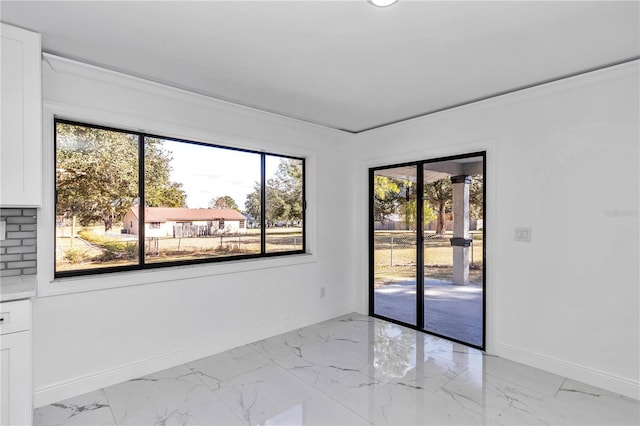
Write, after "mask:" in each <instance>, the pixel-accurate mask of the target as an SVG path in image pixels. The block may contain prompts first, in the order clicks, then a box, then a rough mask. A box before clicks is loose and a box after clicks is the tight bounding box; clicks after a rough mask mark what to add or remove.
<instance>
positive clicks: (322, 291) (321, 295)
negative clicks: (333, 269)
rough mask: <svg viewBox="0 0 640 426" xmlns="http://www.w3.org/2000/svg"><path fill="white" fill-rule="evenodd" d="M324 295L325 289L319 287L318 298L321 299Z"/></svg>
mask: <svg viewBox="0 0 640 426" xmlns="http://www.w3.org/2000/svg"><path fill="white" fill-rule="evenodd" d="M325 295H326V290H325V287H320V298H321V299H322V298H323V297H324V296H325Z"/></svg>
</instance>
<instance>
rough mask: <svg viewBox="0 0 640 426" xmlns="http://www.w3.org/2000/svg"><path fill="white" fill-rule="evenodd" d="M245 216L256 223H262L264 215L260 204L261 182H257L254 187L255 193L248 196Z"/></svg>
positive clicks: (245, 204)
mask: <svg viewBox="0 0 640 426" xmlns="http://www.w3.org/2000/svg"><path fill="white" fill-rule="evenodd" d="M244 208H245V211H244V214H245V215H247V217H248V218H249V219H250V220H251V221H254V222H257V223H260V220H261V217H262V215H261V214H260V213H261V203H260V182H256V183H255V184H254V185H253V192H251V193H250V194H247V199H246V201H245V202H244Z"/></svg>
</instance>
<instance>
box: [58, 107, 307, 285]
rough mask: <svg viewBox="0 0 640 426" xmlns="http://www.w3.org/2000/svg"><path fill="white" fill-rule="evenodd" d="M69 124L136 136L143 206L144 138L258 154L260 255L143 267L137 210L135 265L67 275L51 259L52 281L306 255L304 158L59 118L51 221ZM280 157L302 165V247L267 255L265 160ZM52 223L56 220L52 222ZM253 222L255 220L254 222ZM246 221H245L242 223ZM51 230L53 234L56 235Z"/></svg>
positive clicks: (141, 214)
mask: <svg viewBox="0 0 640 426" xmlns="http://www.w3.org/2000/svg"><path fill="white" fill-rule="evenodd" d="M58 123H61V124H68V125H73V126H83V127H88V128H93V129H99V130H106V131H112V132H119V133H126V134H130V135H137V137H138V195H139V197H140V200H141V201H142V203H141V204H142V205H144V185H145V182H144V181H145V175H144V163H145V161H144V160H145V152H144V144H145V138H155V139H161V140H167V141H172V142H180V143H188V144H192V145H199V146H204V147H210V148H217V149H227V150H231V151H238V152H245V153H249V154H257V155H260V168H261V171H260V192H261V193H260V197H261V209H260V210H261V214H260V220H259V221H258V223H259V227H260V253H251V254H239V255H234V256H220V257H210V258H201V259H189V260H175V261H167V262H153V263H146V262H145V226H144V225H145V218H144V210H145V209H143V208H141V209H139V214H138V216H139V217H138V229H139V231H138V232H139V233H138V249H139V251H138V259H137V260H138V263H137V264H135V265H117V266H109V267H104V268H102V267H96V268H90V269H77V270H68V271H58V270H57V264H56V261H55V257H54V269H53V270H54V278H70V277H78V276H87V275H101V274H111V273H117V272H127V271H140V270H150V269H158V268H170V267H180V266H189V265H203V264H212V263H220V262H231V261H239V260H248V259H261V258H270V257H281V256H291V255H300V254H306V253H307V220H306V219H307V215H306V212H307V197H306V194H307V187H306V183H307V169H306V159H305V157H298V156H293V155H285V154H278V153H273V152H268V151H258V150H252V149H244V148H238V147H229V146H225V145H220V144H215V143H206V142H201V141H193V140H189V139H182V138H175V137H168V136H162V135H158V134H153V133H147V132H144V131H137V130H127V129H124V128H117V127H110V126H103V125H97V124H91V123H86V122H81V121H76V120H69V119H65V118H60V117H57V116H56V117H54V119H53V139H54V150H53V152H54V155H53V162H54V167H53V181H54V205H53V208H54V214H53V217H54V218H56V214H55V213H56V209H57V206H58V196H57V195H58V194H57V193H58V182H57V176H56V168H57V164H58V158H57V157H58V141H57V138H58V131H57V125H58ZM267 156H271V157H279V158H284V159H291V160H297V161H300V162H301V163H302V244H301V248H300V249H297V250H286V251H274V252H267V251H266V226H265V224H266V214H264V212H265V209H266V183H267V178H266V169H265V163H266V157H267ZM54 220H55V219H54ZM254 220H255V218H254ZM246 222H247V220H246V219H245V223H246ZM55 232H56V231H55V227H54V234H55ZM56 240H57V236H56V235H54V238H53V244H54V253H57V251H56V244H57V243H56Z"/></svg>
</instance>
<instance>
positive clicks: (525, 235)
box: [513, 228, 531, 243]
mask: <svg viewBox="0 0 640 426" xmlns="http://www.w3.org/2000/svg"><path fill="white" fill-rule="evenodd" d="M513 239H514V240H515V241H520V242H523V243H530V242H531V228H514V230H513Z"/></svg>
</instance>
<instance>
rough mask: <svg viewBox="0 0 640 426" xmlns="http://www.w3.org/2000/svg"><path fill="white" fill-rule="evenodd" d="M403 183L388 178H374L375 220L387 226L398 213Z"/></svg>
mask: <svg viewBox="0 0 640 426" xmlns="http://www.w3.org/2000/svg"><path fill="white" fill-rule="evenodd" d="M401 185H402V184H401V182H400V181H399V180H398V179H393V178H390V177H387V176H377V175H376V176H374V177H373V212H374V220H375V221H377V222H380V223H382V224H385V223H386V222H387V219H388V218H389V216H390V215H392V214H394V213H396V210H397V208H398V204H399V200H400V190H401Z"/></svg>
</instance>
